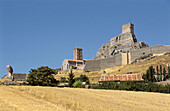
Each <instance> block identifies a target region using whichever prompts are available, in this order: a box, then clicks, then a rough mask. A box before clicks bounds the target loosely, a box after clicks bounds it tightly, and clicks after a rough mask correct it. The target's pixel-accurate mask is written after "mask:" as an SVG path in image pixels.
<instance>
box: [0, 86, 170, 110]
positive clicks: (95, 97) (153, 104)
mask: <svg viewBox="0 0 170 111" xmlns="http://www.w3.org/2000/svg"><path fill="white" fill-rule="evenodd" d="M169 109H170V95H169V94H160V93H147V92H132V91H115V90H95V89H78V88H77V89H74V88H56V87H38V86H34V87H33V86H0V111H20V110H21V111H31V110H32V111H66V110H70V111H126V110H129V111H160V110H162V111H168V110H169Z"/></svg>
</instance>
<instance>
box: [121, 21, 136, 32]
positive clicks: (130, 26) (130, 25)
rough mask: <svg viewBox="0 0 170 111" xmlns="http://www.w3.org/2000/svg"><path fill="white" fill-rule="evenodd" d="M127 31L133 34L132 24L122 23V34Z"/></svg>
mask: <svg viewBox="0 0 170 111" xmlns="http://www.w3.org/2000/svg"><path fill="white" fill-rule="evenodd" d="M127 32H128V33H132V34H134V25H133V24H132V23H128V24H125V25H122V34H123V33H127Z"/></svg>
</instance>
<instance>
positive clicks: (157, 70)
mask: <svg viewBox="0 0 170 111" xmlns="http://www.w3.org/2000/svg"><path fill="white" fill-rule="evenodd" d="M156 75H157V77H156V81H157V82H158V81H159V67H158V65H157V66H156Z"/></svg>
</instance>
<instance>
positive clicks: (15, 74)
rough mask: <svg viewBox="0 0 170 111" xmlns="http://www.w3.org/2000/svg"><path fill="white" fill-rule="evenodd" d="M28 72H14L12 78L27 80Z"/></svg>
mask: <svg viewBox="0 0 170 111" xmlns="http://www.w3.org/2000/svg"><path fill="white" fill-rule="evenodd" d="M26 78H27V74H25V73H13V74H12V79H13V80H14V81H26Z"/></svg>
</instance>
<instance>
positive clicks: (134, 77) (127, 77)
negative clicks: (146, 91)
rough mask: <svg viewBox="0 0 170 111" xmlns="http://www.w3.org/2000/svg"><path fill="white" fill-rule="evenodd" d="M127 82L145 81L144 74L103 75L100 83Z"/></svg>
mask: <svg viewBox="0 0 170 111" xmlns="http://www.w3.org/2000/svg"><path fill="white" fill-rule="evenodd" d="M125 81H143V79H142V74H140V73H137V74H122V75H120V74H119V75H101V76H100V79H99V83H102V82H125Z"/></svg>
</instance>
